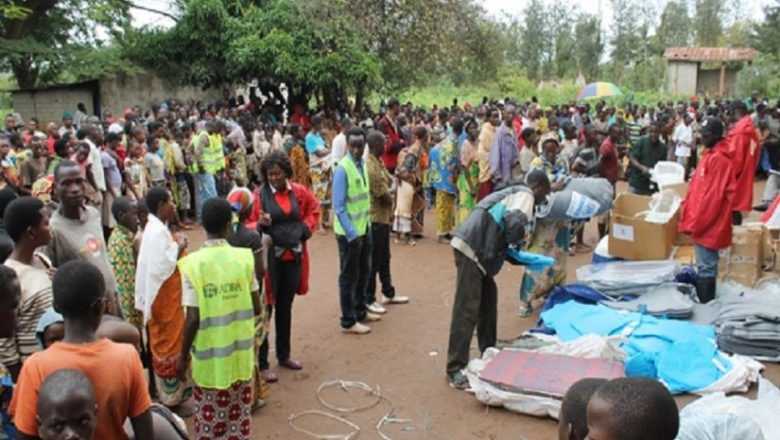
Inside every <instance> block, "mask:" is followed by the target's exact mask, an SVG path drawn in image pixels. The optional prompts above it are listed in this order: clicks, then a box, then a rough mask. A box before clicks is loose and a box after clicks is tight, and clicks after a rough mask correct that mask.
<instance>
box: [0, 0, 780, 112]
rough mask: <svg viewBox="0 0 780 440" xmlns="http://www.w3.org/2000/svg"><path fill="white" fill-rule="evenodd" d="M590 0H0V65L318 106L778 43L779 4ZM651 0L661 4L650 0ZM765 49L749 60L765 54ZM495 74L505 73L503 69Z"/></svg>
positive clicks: (615, 74) (647, 64) (591, 74)
mask: <svg viewBox="0 0 780 440" xmlns="http://www.w3.org/2000/svg"><path fill="white" fill-rule="evenodd" d="M605 3H606V4H608V5H609V7H610V8H611V9H612V12H613V14H612V15H613V18H612V20H611V21H610V22H603V21H602V20H601V19H600V15H599V13H600V12H601V11H593V12H590V11H587V12H586V11H583V10H582V9H580V7H578V5H577V3H575V2H551V1H546V0H529V2H527V4H526V8H525V10H524V11H523V14H522V15H520V16H511V17H510V16H507V15H506V14H503V15H502V14H501V13H500V11H486V10H485V9H484V6H483V5H482V2H480V1H478V0H175V5H176V9H175V10H176V12H174V13H172V14H171V13H167V12H160V13H161V14H166V15H169V16H170V17H172V18H174V20H175V24H174V25H173V26H172V27H170V28H168V29H160V28H154V27H142V28H133V27H132V26H131V20H130V13H129V12H130V10H132V9H133V8H146V7H144V6H139V5H137V4H135V3H133V0H61V1H54V0H14V1H13V2H5V3H2V4H1V5H2V6H1V7H0V18H2V20H0V42H2V43H3V44H2V45H0V71H2V70H5V71H11V72H13V74H14V77H15V78H16V80H17V83H18V85H19V86H20V87H23V88H28V87H34V86H38V85H43V84H46V83H51V82H54V81H58V80H59V81H61V80H69V79H85V78H90V77H92V78H94V77H96V76H100V75H101V74H103V75H104V74H106V73H107V72H113V71H135V70H136V69H140V68H145V69H148V70H152V71H154V72H156V73H158V75H159V76H161V77H163V78H165V79H168V80H170V81H172V82H175V83H180V84H189V85H194V86H199V87H203V88H208V87H222V86H225V85H232V84H245V83H246V82H248V81H253V80H257V81H258V83H259V86H260V89H261V90H263V92H264V93H266V94H267V93H272V94H278V92H279V90H278V87H279V85H280V84H282V83H284V84H285V85H286V86H287V87H288V91H289V96H290V98H291V99H292V100H293V101H305V100H308V99H311V98H316V99H318V100H320V101H324V102H326V103H329V104H332V105H342V104H344V103H346V101H347V97H348V96H349V97H354V98H355V100H356V101H357V104H358V105H359V104H360V102H361V101H362V100H363V98H365V97H366V96H367V95H369V94H372V93H376V92H381V93H383V94H386V93H394V92H399V91H402V90H406V89H409V88H410V87H413V86H418V85H424V84H431V83H435V82H437V81H445V82H447V83H451V84H453V85H455V86H458V85H467V84H475V83H485V82H495V83H499V84H510V83H513V81H514V83H516V84H521V83H522V84H526V82H528V81H529V80H530V83H531V84H532V83H538V82H539V81H542V80H562V79H572V78H575V77H576V76H577V75H579V74H582V75H583V76H584V77H585V79H586V80H587V81H596V80H610V81H613V82H617V83H619V84H621V85H623V86H626V87H628V88H632V89H635V90H656V91H657V90H659V89H660V88H661V87H662V85H663V77H664V66H665V64H664V60H663V58H662V55H663V52H664V49H665V48H667V47H671V46H687V45H706V46H721V45H725V46H732V47H733V46H742V45H750V46H752V47H756V48H757V49H759V50H760V51H761V52H762V53H764V54H767V55H774V56H780V43H778V42H780V34H778V32H780V30H778V29H780V23H778V21H779V20H780V3H778V4H776V5H771V6H767V7H766V9H765V15H766V19H765V20H764V21H762V22H759V23H754V22H752V21H750V19H748V18H746V17H745V15H744V14H743V13H741V12H740V11H739V10H738V9H737V8H739V2H737V3H734V2H727V1H726V0H668V1H666V2H665V3H658V2H647V1H644V0H610V1H609V2H605ZM660 6H663V7H660ZM772 64H773V63H772V62H771V60H770V61H766V60H765V62H764V63H763V65H772ZM506 76H512V77H517V78H516V79H517V81H515V79H514V78H504V77H506Z"/></svg>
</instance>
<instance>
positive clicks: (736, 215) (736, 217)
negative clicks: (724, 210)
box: [731, 211, 742, 226]
mask: <svg viewBox="0 0 780 440" xmlns="http://www.w3.org/2000/svg"><path fill="white" fill-rule="evenodd" d="M731 224H732V225H733V226H742V213H741V212H739V211H734V212H732V213H731Z"/></svg>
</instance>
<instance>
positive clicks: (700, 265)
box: [693, 244, 720, 278]
mask: <svg viewBox="0 0 780 440" xmlns="http://www.w3.org/2000/svg"><path fill="white" fill-rule="evenodd" d="M693 250H694V252H695V254H696V271H697V272H698V275H699V277H700V278H717V277H718V259H719V258H720V255H719V253H718V251H716V250H712V249H707V248H706V247H704V246H701V245H698V244H697V245H695V246H694V247H693Z"/></svg>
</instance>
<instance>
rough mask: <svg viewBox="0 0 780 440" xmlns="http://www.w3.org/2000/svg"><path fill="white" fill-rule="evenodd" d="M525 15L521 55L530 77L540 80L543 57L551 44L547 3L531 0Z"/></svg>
mask: <svg viewBox="0 0 780 440" xmlns="http://www.w3.org/2000/svg"><path fill="white" fill-rule="evenodd" d="M524 15H525V19H524V20H523V22H524V23H523V27H522V31H521V38H522V43H521V46H520V57H521V59H522V64H523V65H524V66H525V71H526V74H527V75H528V77H529V78H531V79H533V80H538V79H539V77H540V75H541V67H542V57H543V56H544V54H545V52H547V47H548V46H549V41H548V39H547V38H546V35H547V29H546V26H545V25H546V17H545V5H544V3H543V2H542V0H531V1H530V2H529V3H528V6H527V7H526V8H525V14H524Z"/></svg>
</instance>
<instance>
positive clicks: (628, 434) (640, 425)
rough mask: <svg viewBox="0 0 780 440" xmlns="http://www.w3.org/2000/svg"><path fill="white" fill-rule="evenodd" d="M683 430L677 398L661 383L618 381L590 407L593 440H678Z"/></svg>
mask: <svg viewBox="0 0 780 440" xmlns="http://www.w3.org/2000/svg"><path fill="white" fill-rule="evenodd" d="M679 428H680V415H679V413H678V410H677V405H676V404H675V403H674V398H673V397H672V394H671V393H670V392H669V390H667V389H666V387H664V386H663V385H662V384H661V383H660V382H658V381H657V380H653V379H646V378H620V379H614V380H611V381H609V382H607V383H605V384H604V385H602V386H601V387H599V389H598V390H596V393H595V394H594V395H593V397H591V399H590V402H589V403H588V437H587V438H588V439H590V440H674V439H675V438H676V437H677V432H678V431H679Z"/></svg>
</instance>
